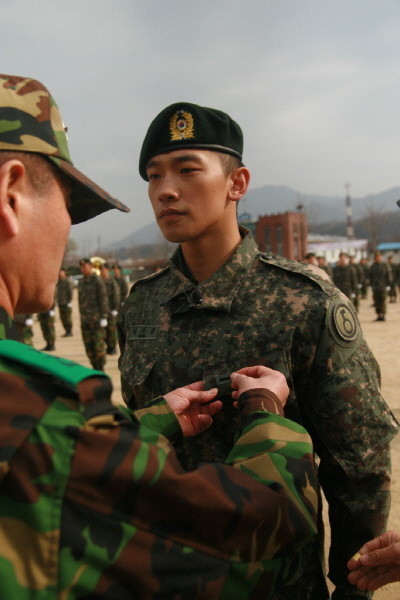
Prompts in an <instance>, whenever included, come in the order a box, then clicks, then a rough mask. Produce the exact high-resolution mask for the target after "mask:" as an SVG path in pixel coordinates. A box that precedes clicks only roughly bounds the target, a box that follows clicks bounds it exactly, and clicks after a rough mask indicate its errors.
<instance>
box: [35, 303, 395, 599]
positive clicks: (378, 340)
mask: <svg viewBox="0 0 400 600" xmlns="http://www.w3.org/2000/svg"><path fill="white" fill-rule="evenodd" d="M371 304H372V301H371V295H369V297H368V299H366V300H361V306H360V312H359V318H360V322H361V325H362V328H363V331H364V334H365V337H366V339H367V341H368V343H369V345H370V347H371V349H372V350H373V352H374V354H375V356H376V358H377V360H378V362H379V365H380V367H381V371H382V395H383V397H384V398H385V400H386V402H387V403H388V404H389V406H390V408H391V409H392V411H393V413H394V414H395V416H396V417H397V419H398V420H400V391H399V388H400V302H397V303H395V304H388V313H387V316H386V321H385V322H376V321H375V317H376V315H375V312H374V309H373V308H372V306H371ZM73 318H74V330H73V333H74V335H73V337H69V338H63V337H61V335H62V333H63V329H62V325H61V322H60V319H59V317H58V311H57V320H56V335H57V339H56V351H55V353H54V354H56V355H57V356H62V357H65V358H69V359H71V360H75V361H77V362H80V363H82V364H84V365H87V366H90V363H89V361H88V359H87V357H86V354H85V349H84V346H83V342H82V339H81V333H80V327H79V313H78V307H77V298H76V291H75V297H74V305H73ZM33 342H34V346H35V348H37V349H41V348H43V346H44V345H45V342H44V340H43V337H42V333H41V330H40V326H39V323H38V322H37V321H36V319H35V323H34V337H33ZM117 362H118V355H117V356H107V364H106V367H105V370H106V372H107V373H108V375H109V376H110V377H111V378H112V380H113V384H114V396H113V399H114V401H115V402H122V398H121V390H120V383H119V371H118V365H117ZM243 366H245V365H243ZM392 463H393V477H392V490H393V497H392V510H391V515H390V519H389V528H390V529H397V530H399V531H400V437H399V436H397V437H396V438H395V440H394V442H393V444H392ZM327 538H329V530H328V527H327ZM349 558H350V557H349ZM399 598H400V583H395V584H391V585H388V586H386V587H384V588H382V589H381V590H378V591H377V592H375V594H374V600H399Z"/></svg>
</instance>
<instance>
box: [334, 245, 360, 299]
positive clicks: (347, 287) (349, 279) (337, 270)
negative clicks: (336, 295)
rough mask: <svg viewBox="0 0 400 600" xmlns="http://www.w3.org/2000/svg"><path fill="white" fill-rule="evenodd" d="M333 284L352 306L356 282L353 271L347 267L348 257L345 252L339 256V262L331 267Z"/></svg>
mask: <svg viewBox="0 0 400 600" xmlns="http://www.w3.org/2000/svg"><path fill="white" fill-rule="evenodd" d="M333 282H334V284H335V285H336V286H337V287H338V288H339V290H340V291H342V292H343V294H345V295H346V296H347V297H348V298H350V300H351V301H352V302H353V304H354V302H355V298H356V291H357V280H356V275H355V272H354V269H352V268H351V267H350V266H349V257H348V255H347V254H346V253H345V252H341V253H340V254H339V260H338V262H337V264H336V265H335V266H334V267H333Z"/></svg>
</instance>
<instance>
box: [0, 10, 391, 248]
mask: <svg viewBox="0 0 400 600" xmlns="http://www.w3.org/2000/svg"><path fill="white" fill-rule="evenodd" d="M0 31H1V45H2V50H1V55H2V57H3V59H2V63H1V65H2V66H1V69H2V71H3V72H4V73H8V74H14V75H23V76H25V75H27V76H30V77H34V78H36V79H39V80H41V81H42V82H43V83H44V84H45V85H47V87H48V88H49V89H50V91H51V92H52V94H53V95H54V97H55V99H56V101H57V103H58V104H59V106H60V108H61V112H62V115H63V118H64V121H65V123H66V125H68V136H69V142H70V150H71V154H72V159H73V161H74V163H75V165H76V166H77V167H78V168H79V169H80V170H82V171H83V172H85V173H86V174H87V175H88V176H90V177H91V178H93V179H94V180H95V181H96V182H97V183H99V184H100V185H102V186H103V187H104V188H105V189H106V190H107V191H109V192H110V193H111V194H113V195H114V196H116V197H118V198H120V199H121V200H122V201H123V202H124V203H125V204H127V205H128V206H129V207H130V208H131V209H132V212H131V213H129V214H128V215H126V214H123V213H120V212H117V211H111V212H108V213H106V215H103V216H101V217H98V218H96V219H94V220H93V221H89V222H88V223H86V224H82V225H78V226H75V227H73V229H72V232H71V237H73V238H74V239H75V240H76V241H77V242H79V243H81V242H82V240H84V239H85V240H86V241H85V243H84V245H83V244H82V246H81V247H82V249H85V250H88V249H90V248H91V246H92V247H93V248H95V247H96V246H97V243H98V240H99V239H100V240H101V244H102V245H103V244H106V243H107V242H108V241H109V240H114V239H115V237H116V234H115V232H116V231H118V232H119V233H120V236H121V238H122V237H125V236H126V235H128V234H129V233H131V232H132V231H135V230H136V229H139V228H140V227H142V226H143V225H147V224H148V223H150V222H152V218H153V216H152V211H151V209H150V206H149V201H148V198H147V188H146V184H145V182H144V181H143V180H142V179H141V178H140V176H139V174H138V170H137V164H138V157H139V152H140V147H141V143H142V140H143V137H144V135H145V132H146V129H147V127H148V125H149V123H150V121H151V120H152V119H153V118H154V117H155V116H156V114H157V113H158V112H160V110H162V109H163V108H164V107H165V106H167V105H168V104H171V103H173V102H177V101H181V100H183V101H189V102H195V103H198V104H202V105H205V106H211V107H214V108H219V109H222V110H225V111H226V112H228V113H229V114H230V115H231V116H232V117H233V118H234V119H235V120H236V121H238V123H239V124H240V125H241V127H242V129H243V131H244V138H245V149H244V161H245V163H246V165H247V166H249V167H250V169H251V172H252V183H251V186H252V187H253V188H254V187H260V186H262V185H266V184H270V185H286V186H289V187H292V188H293V189H295V190H297V191H298V192H299V193H301V194H303V195H304V196H305V197H307V194H323V195H342V194H344V193H345V188H344V186H345V184H346V183H347V182H350V184H351V188H350V193H351V195H353V196H355V197H360V196H366V195H370V194H371V195H373V194H374V193H378V192H381V191H384V190H386V189H389V188H391V187H395V186H398V185H400V1H398V0H327V1H325V0H69V1H68V2H61V0H2V1H1V25H0Z"/></svg>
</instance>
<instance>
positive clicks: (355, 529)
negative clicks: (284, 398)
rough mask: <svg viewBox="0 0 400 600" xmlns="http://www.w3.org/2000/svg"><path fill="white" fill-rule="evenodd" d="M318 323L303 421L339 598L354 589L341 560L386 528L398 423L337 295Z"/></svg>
mask: <svg viewBox="0 0 400 600" xmlns="http://www.w3.org/2000/svg"><path fill="white" fill-rule="evenodd" d="M321 330H322V334H321V336H320V339H319V344H318V347H317V351H316V356H315V358H314V367H313V372H312V373H311V376H310V382H311V383H310V384H309V386H308V389H307V391H306V394H305V398H306V400H307V410H306V417H305V421H304V425H305V427H306V428H307V429H308V430H309V431H310V433H311V436H312V439H313V441H314V446H315V450H316V452H317V454H318V456H319V458H320V465H319V470H318V474H319V480H320V482H321V485H322V488H323V490H324V493H325V496H326V499H327V501H328V503H329V518H330V525H331V549H330V557H329V569H330V571H329V577H330V579H331V580H332V582H333V583H334V584H335V585H336V587H337V590H336V592H335V593H334V595H333V598H342V597H347V596H343V595H342V594H343V593H344V590H350V589H351V590H353V591H354V588H353V586H350V584H349V583H348V582H347V574H348V570H347V567H346V563H347V561H348V560H349V558H350V557H351V556H352V555H353V554H354V553H355V552H356V550H357V549H358V548H360V547H361V546H362V545H363V544H364V542H366V541H367V540H369V539H371V538H373V537H375V536H377V535H379V534H380V533H381V532H382V531H383V530H384V528H385V523H386V520H387V517H388V512H389V507H390V492H389V488H390V453H389V443H390V441H391V439H392V438H393V437H394V435H395V434H396V432H397V429H398V426H397V422H396V420H395V418H394V417H393V415H392V413H391V411H390V409H389V407H388V406H387V405H386V403H385V401H384V400H383V398H382V396H381V393H380V389H379V386H380V370H379V366H378V364H377V362H376V360H375V358H374V356H373V354H372V352H371V350H370V349H369V347H368V345H367V344H366V342H365V340H364V337H363V335H362V332H361V329H360V326H359V323H358V319H357V315H356V313H355V311H354V308H353V307H352V305H351V304H350V303H349V302H348V301H347V299H345V298H344V296H343V295H340V297H339V298H337V297H336V298H333V299H332V301H331V302H330V305H329V306H328V309H327V311H326V313H325V323H322V324H321Z"/></svg>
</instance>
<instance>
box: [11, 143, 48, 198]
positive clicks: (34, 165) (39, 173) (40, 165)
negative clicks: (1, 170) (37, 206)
mask: <svg viewBox="0 0 400 600" xmlns="http://www.w3.org/2000/svg"><path fill="white" fill-rule="evenodd" d="M9 160H20V161H21V162H22V163H23V164H24V165H25V169H26V172H27V175H28V178H29V181H30V183H31V185H32V187H33V188H34V190H35V191H36V192H37V193H38V195H39V196H42V195H44V194H46V193H48V191H49V189H50V186H51V185H52V183H53V181H54V178H55V176H56V168H55V167H53V165H52V164H51V162H50V161H49V160H47V159H46V158H45V157H44V156H42V155H41V154H37V153H35V152H18V151H16V152H15V151H9V150H0V166H2V165H3V164H4V163H6V162H7V161H9Z"/></svg>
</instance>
